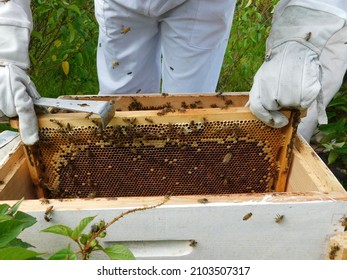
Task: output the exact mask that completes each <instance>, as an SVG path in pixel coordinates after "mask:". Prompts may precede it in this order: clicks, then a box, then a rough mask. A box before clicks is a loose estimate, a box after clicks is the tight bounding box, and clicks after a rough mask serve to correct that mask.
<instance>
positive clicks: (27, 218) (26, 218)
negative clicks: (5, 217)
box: [15, 211, 37, 228]
mask: <svg viewBox="0 0 347 280" xmlns="http://www.w3.org/2000/svg"><path fill="white" fill-rule="evenodd" d="M15 219H16V220H17V221H20V222H22V223H23V227H24V228H28V227H31V226H32V225H33V224H35V223H36V222H37V220H36V218H35V217H33V216H31V215H29V214H27V213H24V212H22V211H18V212H17V213H16V215H15Z"/></svg>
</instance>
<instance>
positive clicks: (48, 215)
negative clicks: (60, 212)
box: [44, 205, 53, 222]
mask: <svg viewBox="0 0 347 280" xmlns="http://www.w3.org/2000/svg"><path fill="white" fill-rule="evenodd" d="M52 214H53V205H52V206H49V207H47V209H46V211H45V216H44V218H45V220H46V221H47V222H49V221H50V220H52Z"/></svg>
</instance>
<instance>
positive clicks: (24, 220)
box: [0, 200, 41, 260]
mask: <svg viewBox="0 0 347 280" xmlns="http://www.w3.org/2000/svg"><path fill="white" fill-rule="evenodd" d="M21 202H22V200H21V201H19V202H17V203H16V204H14V205H13V206H12V207H11V206H10V205H8V204H1V205H0V260H34V259H41V258H40V253H37V252H35V251H33V250H30V249H28V248H32V247H33V246H32V245H30V244H28V243H26V242H23V241H22V240H21V239H19V238H18V235H19V234H20V233H21V232H22V231H23V230H24V229H26V228H28V227H30V226H32V225H33V224H35V223H36V219H35V218H34V217H32V216H30V215H28V214H26V213H24V212H21V211H18V208H19V206H20V204H21Z"/></svg>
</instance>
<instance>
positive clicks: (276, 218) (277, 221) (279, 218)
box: [275, 214, 284, 223]
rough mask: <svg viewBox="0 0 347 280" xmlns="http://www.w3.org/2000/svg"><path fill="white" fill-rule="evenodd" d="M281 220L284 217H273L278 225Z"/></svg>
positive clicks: (278, 215)
mask: <svg viewBox="0 0 347 280" xmlns="http://www.w3.org/2000/svg"><path fill="white" fill-rule="evenodd" d="M283 218H284V215H280V214H277V215H276V217H275V222H276V223H280V222H282V220H283Z"/></svg>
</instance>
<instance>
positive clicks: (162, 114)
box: [157, 109, 167, 116]
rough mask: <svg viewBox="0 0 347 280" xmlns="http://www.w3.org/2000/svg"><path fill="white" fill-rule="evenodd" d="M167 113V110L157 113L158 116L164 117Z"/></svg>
mask: <svg viewBox="0 0 347 280" xmlns="http://www.w3.org/2000/svg"><path fill="white" fill-rule="evenodd" d="M166 113H167V111H166V110H164V109H163V110H161V111H160V112H158V113H157V115H158V116H164V115H165V114H166Z"/></svg>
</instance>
